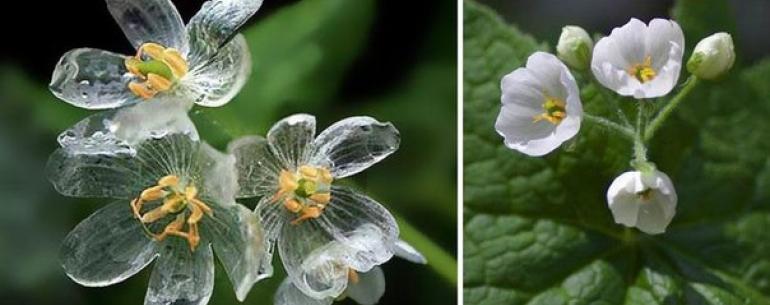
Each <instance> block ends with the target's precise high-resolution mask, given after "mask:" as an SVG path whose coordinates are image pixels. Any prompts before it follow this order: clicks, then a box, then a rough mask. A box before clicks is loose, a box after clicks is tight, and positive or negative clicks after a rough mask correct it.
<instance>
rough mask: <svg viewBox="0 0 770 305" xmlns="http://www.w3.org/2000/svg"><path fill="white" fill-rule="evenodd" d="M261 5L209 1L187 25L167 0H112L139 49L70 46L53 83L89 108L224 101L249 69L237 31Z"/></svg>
mask: <svg viewBox="0 0 770 305" xmlns="http://www.w3.org/2000/svg"><path fill="white" fill-rule="evenodd" d="M261 4H262V1H261V0H211V1H207V2H206V3H204V4H203V7H202V8H201V10H200V11H199V12H198V13H197V14H196V15H195V16H193V17H192V19H191V20H190V22H189V23H188V24H187V26H185V25H184V24H183V22H182V18H181V17H180V16H179V12H177V10H176V8H175V7H174V5H173V4H172V3H171V1H170V0H107V6H108V8H109V10H110V13H111V14H112V16H113V17H114V18H115V20H116V21H117V22H118V25H120V27H121V29H123V33H124V34H125V35H126V37H127V38H128V40H129V41H130V42H131V44H132V45H133V46H134V47H135V48H136V50H137V53H136V55H134V56H125V55H121V54H116V53H112V52H108V51H103V50H98V49H91V48H81V49H75V50H72V51H69V52H67V53H66V54H64V55H63V56H62V58H61V59H60V60H59V63H58V64H57V65H56V69H55V70H54V72H53V77H52V79H51V84H50V86H49V87H50V89H51V91H52V92H53V93H54V95H56V96H57V97H59V98H60V99H62V100H64V101H66V102H68V103H70V104H72V105H75V106H78V107H82V108H87V109H108V108H116V107H121V106H124V105H130V104H133V103H136V102H138V101H142V100H148V99H152V98H153V97H155V96H157V95H175V96H183V97H185V99H184V100H188V101H194V102H195V103H197V104H199V105H201V106H208V107H215V106H221V105H224V104H225V103H227V102H228V101H230V99H232V98H233V97H234V96H235V95H236V94H237V93H238V91H239V90H240V89H241V87H243V84H244V83H245V82H246V79H247V78H248V74H249V72H250V71H251V58H250V54H249V51H248V46H247V44H246V41H245V39H244V38H243V36H242V35H236V30H237V29H238V28H239V27H240V26H241V25H242V24H243V23H245V22H246V20H247V19H248V18H249V17H251V16H252V15H253V14H254V13H255V12H256V11H257V10H258V9H259V7H260V6H261Z"/></svg>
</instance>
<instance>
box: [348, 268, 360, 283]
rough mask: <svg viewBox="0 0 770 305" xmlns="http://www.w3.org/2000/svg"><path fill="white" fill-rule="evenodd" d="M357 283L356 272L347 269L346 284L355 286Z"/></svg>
mask: <svg viewBox="0 0 770 305" xmlns="http://www.w3.org/2000/svg"><path fill="white" fill-rule="evenodd" d="M358 281H359V277H358V272H356V271H355V270H353V268H348V282H350V283H351V284H353V285H355V284H358Z"/></svg>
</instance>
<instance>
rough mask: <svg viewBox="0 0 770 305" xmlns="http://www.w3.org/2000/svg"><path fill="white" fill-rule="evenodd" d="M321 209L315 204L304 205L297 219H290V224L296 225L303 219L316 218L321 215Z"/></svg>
mask: <svg viewBox="0 0 770 305" xmlns="http://www.w3.org/2000/svg"><path fill="white" fill-rule="evenodd" d="M321 212H322V209H321V208H319V207H316V206H311V207H306V208H304V209H302V211H300V216H299V217H298V218H297V219H294V220H292V221H291V224H293V225H296V224H299V223H301V222H303V221H305V220H308V219H313V218H318V217H320V216H321Z"/></svg>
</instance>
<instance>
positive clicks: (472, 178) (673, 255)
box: [463, 1, 770, 305]
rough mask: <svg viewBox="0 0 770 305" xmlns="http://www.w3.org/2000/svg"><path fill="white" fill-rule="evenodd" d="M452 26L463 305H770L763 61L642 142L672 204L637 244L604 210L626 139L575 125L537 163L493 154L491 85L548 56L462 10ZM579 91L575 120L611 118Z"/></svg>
mask: <svg viewBox="0 0 770 305" xmlns="http://www.w3.org/2000/svg"><path fill="white" fill-rule="evenodd" d="M685 2H688V1H685ZM690 2H697V1H690ZM699 3H705V2H702V1H701V2H699ZM464 23H465V34H464V35H465V43H464V47H465V50H464V51H465V58H464V63H465V66H464V71H465V80H464V90H465V92H464V93H465V106H464V107H465V109H464V111H465V122H464V126H465V127H464V133H465V140H464V141H465V142H464V145H465V146H464V156H465V160H464V161H463V162H464V164H465V174H464V185H465V189H464V198H463V200H464V204H465V214H464V222H465V246H464V253H465V262H464V264H465V265H464V271H465V275H464V279H463V281H464V283H465V291H464V294H465V301H466V303H467V304H471V305H481V304H484V305H487V304H531V305H535V304H607V305H610V304H612V305H615V304H628V305H631V304H645V305H649V304H670V305H674V304H676V305H679V304H770V245H768V243H767V241H768V240H770V205H769V204H768V201H770V191H769V190H770V157H768V154H767V151H770V137H768V136H767V135H768V134H770V120H767V117H768V115H770V111H769V109H770V94H768V93H769V92H768V91H767V89H766V82H767V79H768V78H770V62H765V63H763V64H760V65H758V66H756V67H753V68H751V69H748V70H743V71H740V70H735V71H733V72H732V74H731V75H730V76H729V77H728V78H727V79H725V80H724V81H723V82H721V83H709V82H704V84H703V85H702V86H700V87H698V88H696V89H695V91H694V92H693V94H691V95H690V96H689V97H688V98H687V100H685V101H683V104H682V105H681V106H680V108H679V109H678V110H677V111H676V113H675V114H674V115H673V116H672V118H671V119H669V121H667V122H666V123H665V124H664V125H663V127H662V128H661V130H660V132H659V134H658V136H657V137H656V138H655V139H653V141H652V143H651V146H650V150H651V156H650V158H651V160H652V161H653V162H655V163H656V164H657V165H658V168H659V169H660V170H662V171H664V172H666V173H668V174H669V175H670V176H671V178H672V180H673V181H674V184H675V186H676V188H677V193H678V195H679V206H678V211H677V216H676V217H675V219H674V222H673V223H672V224H671V226H669V230H668V232H667V233H666V234H663V235H659V236H649V235H646V234H644V233H641V232H639V231H636V230H634V229H626V228H624V227H622V226H620V225H616V224H615V223H614V221H613V218H612V216H611V214H610V213H609V209H608V208H607V205H606V199H605V193H606V190H607V187H608V186H609V184H610V183H611V182H612V179H614V177H616V176H617V175H619V174H620V173H622V172H623V171H626V170H629V168H630V167H629V164H628V162H629V161H630V158H631V150H630V146H631V144H630V143H628V142H626V141H625V140H623V139H619V138H618V137H617V136H615V135H612V134H609V133H608V131H606V130H603V129H601V128H600V127H597V126H593V125H591V124H588V123H587V122H585V121H584V122H585V123H586V124H584V125H583V127H581V130H580V133H579V134H578V136H577V137H576V139H574V140H573V141H572V143H569V144H568V145H565V146H563V147H562V148H560V149H558V150H556V151H554V152H553V153H551V154H549V155H547V156H546V157H543V158H533V157H528V156H525V155H523V154H520V153H518V152H516V151H513V150H510V149H508V148H506V147H505V146H504V145H503V141H502V138H501V137H500V136H499V135H497V134H496V132H495V130H494V122H495V118H496V116H497V114H498V112H499V109H500V79H501V78H502V76H503V75H505V74H507V73H510V72H511V71H513V70H514V69H516V68H518V67H521V66H523V65H524V63H525V61H526V58H527V57H528V56H529V55H530V54H531V53H532V52H535V51H538V50H544V49H546V47H545V46H543V45H542V44H539V43H537V42H536V41H535V40H534V39H533V38H531V37H530V36H527V35H525V34H523V33H521V32H520V31H518V30H517V29H516V28H514V27H511V26H508V25H506V24H504V22H502V20H501V18H499V17H498V16H497V15H496V14H495V13H494V12H492V11H491V10H489V9H488V8H486V7H483V6H482V5H479V4H476V3H474V2H471V1H466V2H465V20H464ZM684 26H685V29H688V24H687V23H685V24H684ZM687 35H688V36H687V37H692V35H691V34H689V32H688V34H687ZM576 77H578V79H579V80H582V79H585V78H586V76H584V75H576ZM579 85H580V86H581V88H582V92H581V98H582V100H583V104H584V108H585V109H586V112H588V113H592V114H600V115H603V116H606V117H612V116H611V113H610V112H609V111H608V109H607V107H606V105H607V103H606V102H605V101H603V100H602V98H601V97H602V95H600V94H598V93H599V92H598V90H605V89H603V88H597V87H595V86H594V85H586V82H584V81H581V82H579ZM671 96H673V94H672V95H671ZM621 102H622V103H631V102H630V101H626V100H623V101H621ZM656 103H665V100H660V101H658V102H656Z"/></svg>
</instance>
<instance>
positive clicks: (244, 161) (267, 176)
mask: <svg viewBox="0 0 770 305" xmlns="http://www.w3.org/2000/svg"><path fill="white" fill-rule="evenodd" d="M227 151H228V152H229V153H230V154H232V155H234V156H235V167H236V170H237V172H238V186H239V191H238V194H237V195H236V196H237V197H238V198H249V197H257V196H268V195H272V194H271V193H273V192H275V190H277V189H278V185H277V184H276V183H277V181H278V175H279V173H280V172H281V167H280V165H279V164H278V162H277V160H275V158H274V157H273V153H272V152H271V151H270V147H269V145H268V144H267V140H265V139H264V138H262V137H260V136H247V137H242V138H239V139H236V140H234V141H232V142H230V144H229V145H228V146H227Z"/></svg>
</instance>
